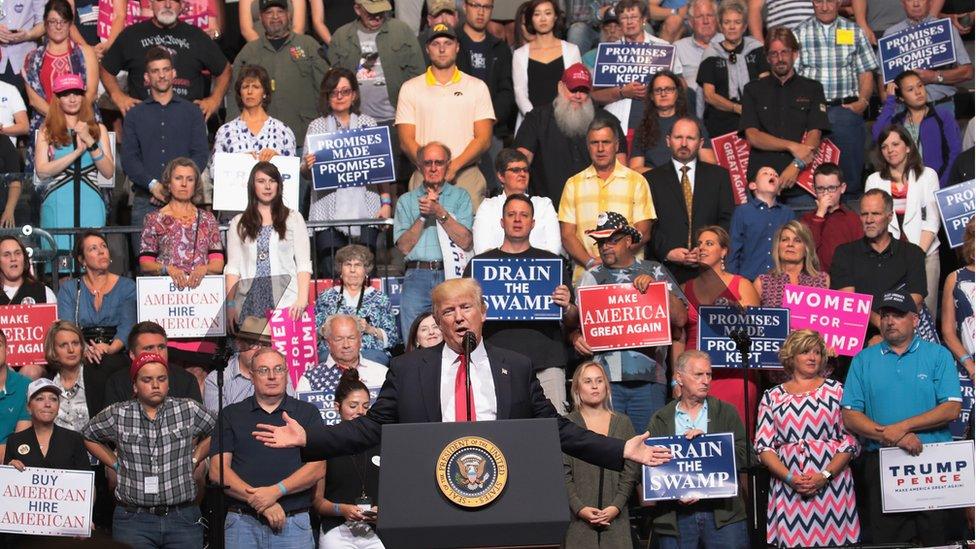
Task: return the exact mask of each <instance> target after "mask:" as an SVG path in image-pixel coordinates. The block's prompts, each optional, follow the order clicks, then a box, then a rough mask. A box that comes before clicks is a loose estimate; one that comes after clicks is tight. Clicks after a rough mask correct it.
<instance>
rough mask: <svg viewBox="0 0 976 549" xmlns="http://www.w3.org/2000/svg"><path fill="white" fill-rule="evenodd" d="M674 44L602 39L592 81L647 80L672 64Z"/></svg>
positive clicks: (607, 83) (596, 83)
mask: <svg viewBox="0 0 976 549" xmlns="http://www.w3.org/2000/svg"><path fill="white" fill-rule="evenodd" d="M673 59H674V46H672V45H670V44H625V43H619V42H612V43H603V44H600V45H599V46H597V50H596V62H595V63H594V65H593V85H594V86H596V87H604V86H623V85H624V84H627V83H630V82H638V83H641V84H648V83H649V82H648V77H650V76H651V75H652V74H655V73H657V72H660V71H662V70H666V69H670V68H671V61H672V60H673Z"/></svg>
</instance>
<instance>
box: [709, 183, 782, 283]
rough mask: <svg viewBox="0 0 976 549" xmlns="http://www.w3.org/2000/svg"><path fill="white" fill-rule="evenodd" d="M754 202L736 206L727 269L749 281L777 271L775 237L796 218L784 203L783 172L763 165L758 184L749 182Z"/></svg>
mask: <svg viewBox="0 0 976 549" xmlns="http://www.w3.org/2000/svg"><path fill="white" fill-rule="evenodd" d="M749 190H751V191H752V194H753V197H752V199H751V200H749V201H748V202H746V203H745V204H742V205H741V206H738V207H736V209H735V212H733V213H732V225H731V227H730V230H729V233H730V235H731V237H732V249H731V251H730V253H729V257H728V259H727V260H726V266H725V268H726V270H727V271H728V272H730V273H735V274H739V275H742V276H744V277H746V278H748V279H749V280H755V279H756V277H758V276H759V275H761V274H763V273H765V272H766V271H768V270H770V269H772V268H773V257H772V253H771V252H772V249H773V234H775V233H776V229H778V228H779V227H780V226H781V225H783V224H784V223H786V222H787V221H790V220H792V219H793V218H794V217H795V216H794V214H793V210H792V209H791V208H789V207H788V206H784V205H783V204H780V203H779V202H778V201H777V200H776V197H777V196H778V195H779V191H780V182H779V173H778V172H777V171H776V170H774V169H773V168H771V167H769V166H763V167H762V168H760V169H759V171H758V172H757V173H756V178H755V181H751V182H749Z"/></svg>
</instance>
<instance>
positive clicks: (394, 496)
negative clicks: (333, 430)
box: [377, 419, 570, 549]
mask: <svg viewBox="0 0 976 549" xmlns="http://www.w3.org/2000/svg"><path fill="white" fill-rule="evenodd" d="M459 439H463V441H461V442H459V443H456V444H452V443H454V442H456V441H458V440H459ZM484 442H487V445H484V446H483V445H482V444H483V443H484ZM472 443H473V444H472ZM485 448H489V449H487V450H486V449H485ZM381 452H382V454H381V458H380V494H379V506H380V512H379V517H378V518H379V522H378V524H377V533H378V534H379V536H380V539H382V541H383V545H384V546H385V547H387V549H412V548H417V549H421V548H422V549H436V548H453V547H526V546H558V545H560V544H561V543H562V542H563V539H564V537H565V534H566V528H567V525H568V524H569V519H570V516H569V502H568V500H567V496H566V485H565V476H564V473H563V462H562V455H563V454H562V450H561V449H560V445H559V433H558V430H557V426H556V420H555V419H515V420H504V421H480V422H472V423H463V422H462V423H412V424H409V423H408V424H390V425H384V426H383V437H382V446H381ZM499 453H500V455H501V456H503V457H502V459H501V460H498V459H493V458H489V457H488V456H489V455H490V456H494V457H496V458H497V457H498V456H499ZM483 461H489V462H491V461H497V462H499V464H498V465H497V466H493V465H491V464H488V465H484V464H483V463H481V462H483ZM448 462H451V463H455V467H457V465H458V464H460V466H461V468H462V471H458V470H457V469H455V470H454V471H453V473H451V472H450V471H448V474H449V475H450V477H445V475H444V474H443V471H444V465H445V463H446V464H447V465H448V466H450V465H451V463H448ZM439 466H440V467H439ZM439 468H440V469H441V474H440V475H439V474H438V469H439ZM465 473H467V474H468V475H470V479H473V481H474V482H477V481H478V480H480V479H481V478H484V477H486V476H488V477H491V478H489V480H488V481H487V482H485V483H483V484H484V486H481V487H480V488H478V486H480V485H479V484H477V483H476V484H474V486H475V488H474V489H473V493H474V494H478V493H479V492H480V491H487V493H486V495H484V496H479V497H472V498H456V499H463V500H465V501H464V503H456V502H455V501H452V500H451V499H449V498H448V496H447V495H445V493H444V492H443V491H442V488H441V486H442V485H443V484H444V480H445V478H446V479H447V481H446V483H447V484H448V485H450V484H452V483H454V482H458V483H461V484H463V483H465V482H467V481H469V478H468V477H467V476H465ZM439 480H440V481H441V482H440V483H439ZM492 481H495V482H496V483H497V482H502V481H504V487H503V488H502V489H501V491H500V492H499V493H497V495H495V498H494V500H493V501H491V502H489V503H485V504H480V501H483V500H484V499H488V498H490V497H492V495H493V494H492V493H491V489H492V488H493V487H494V485H493V484H492ZM465 486H466V485H465ZM445 490H448V492H449V493H452V494H456V492H453V491H452V490H451V488H450V486H446V487H445ZM466 505H472V506H470V507H468V506H466Z"/></svg>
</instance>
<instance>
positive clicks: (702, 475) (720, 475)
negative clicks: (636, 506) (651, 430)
mask: <svg viewBox="0 0 976 549" xmlns="http://www.w3.org/2000/svg"><path fill="white" fill-rule="evenodd" d="M644 444H647V445H648V446H664V447H665V448H667V449H668V450H671V461H669V462H667V463H665V464H664V465H658V466H657V467H648V466H647V465H645V466H644V471H643V487H644V494H643V496H644V501H661V500H674V499H714V498H728V497H733V496H735V495H737V494H738V493H739V481H738V478H737V477H738V475H737V474H736V468H735V439H734V438H733V436H732V433H716V434H707V435H699V436H697V437H695V438H693V439H691V440H688V439H687V438H685V437H684V436H683V435H682V436H675V437H656V438H649V439H647V440H646V441H645V442H644Z"/></svg>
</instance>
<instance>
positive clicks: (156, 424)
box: [82, 397, 216, 507]
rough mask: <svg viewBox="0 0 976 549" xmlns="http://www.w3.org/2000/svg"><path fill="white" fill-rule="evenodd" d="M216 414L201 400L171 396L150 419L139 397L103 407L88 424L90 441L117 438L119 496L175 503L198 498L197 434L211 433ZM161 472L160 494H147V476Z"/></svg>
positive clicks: (126, 500)
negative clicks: (195, 477)
mask: <svg viewBox="0 0 976 549" xmlns="http://www.w3.org/2000/svg"><path fill="white" fill-rule="evenodd" d="M215 424H216V418H215V417H214V415H213V414H212V413H210V412H208V411H207V410H206V409H204V408H203V407H202V406H201V405H200V404H198V403H197V402H196V401H194V400H191V399H188V398H171V397H167V398H166V400H164V401H163V403H162V404H161V405H160V406H159V409H158V410H157V411H156V419H155V421H154V420H151V419H149V417H148V416H146V413H145V412H144V411H143V409H142V404H140V403H139V401H138V400H136V399H131V400H127V401H125V402H118V403H116V404H113V405H111V406H109V407H108V408H106V409H104V410H102V411H101V412H99V413H98V415H96V416H95V417H94V418H92V420H91V422H90V423H89V424H88V426H87V427H85V429H84V431H82V434H83V435H84V436H85V438H87V439H89V440H95V441H98V442H113V443H115V445H116V448H117V449H116V453H117V454H118V456H119V465H120V469H119V484H118V486H117V487H116V488H115V497H116V499H118V500H119V501H120V502H122V503H123V504H126V505H138V506H141V507H152V506H155V505H176V504H180V503H185V502H188V501H190V500H192V499H193V497H194V495H195V494H196V487H195V486H194V484H193V464H192V457H193V448H194V444H193V439H194V438H196V437H199V436H210V433H211V431H213V429H214V425H215ZM149 476H157V477H159V493H158V494H147V493H146V490H145V485H144V482H145V480H144V479H145V478H146V477H149Z"/></svg>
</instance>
